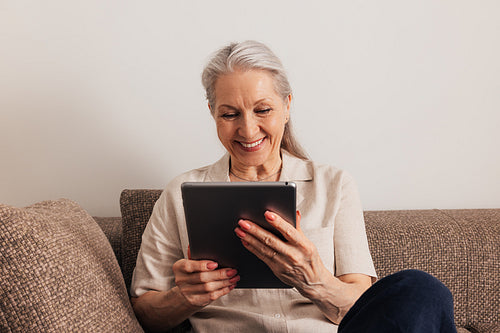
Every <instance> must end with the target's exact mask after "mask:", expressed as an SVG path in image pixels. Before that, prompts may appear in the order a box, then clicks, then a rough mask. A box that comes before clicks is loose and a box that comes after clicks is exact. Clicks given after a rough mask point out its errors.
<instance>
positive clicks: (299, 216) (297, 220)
mask: <svg viewBox="0 0 500 333" xmlns="http://www.w3.org/2000/svg"><path fill="white" fill-rule="evenodd" d="M301 219H302V215H301V214H300V210H297V216H296V217H295V228H296V229H297V230H301V231H302V229H301V227H300V220H301Z"/></svg>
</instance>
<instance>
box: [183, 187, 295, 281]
mask: <svg viewBox="0 0 500 333" xmlns="http://www.w3.org/2000/svg"><path fill="white" fill-rule="evenodd" d="M181 190H182V199H183V204H184V212H185V215H186V226H187V231H188V237H189V245H190V250H191V258H192V259H207V260H213V261H216V262H217V263H218V264H219V267H221V268H223V267H230V268H235V269H237V270H238V274H239V275H240V277H241V280H240V281H239V282H238V284H237V286H236V288H290V286H288V285H286V284H284V283H283V282H281V280H279V279H278V278H277V277H276V276H275V275H274V274H273V272H272V271H271V269H270V268H269V267H268V266H267V265H266V264H265V263H264V262H263V261H261V260H260V259H259V258H257V257H256V256H255V255H254V254H252V253H251V252H249V251H248V250H247V249H245V247H244V246H243V245H242V244H241V240H240V238H238V236H236V234H235V233H234V229H235V228H236V227H237V225H238V221H239V220H240V219H247V220H250V221H252V222H254V223H257V224H259V225H260V226H262V227H263V228H265V229H267V230H269V231H271V232H273V233H274V234H275V235H277V236H278V237H280V238H282V239H283V237H282V236H281V234H280V233H279V232H278V231H276V230H275V229H274V228H273V227H272V226H271V225H270V224H269V223H268V222H267V221H266V219H265V218H264V212H265V211H266V210H270V211H273V212H275V213H277V214H279V215H280V216H282V217H283V218H284V219H285V220H287V221H288V222H290V223H291V224H292V225H293V226H295V218H296V185H295V183H292V182H227V183H210V182H199V183H198V182H188V183H183V184H182V186H181Z"/></svg>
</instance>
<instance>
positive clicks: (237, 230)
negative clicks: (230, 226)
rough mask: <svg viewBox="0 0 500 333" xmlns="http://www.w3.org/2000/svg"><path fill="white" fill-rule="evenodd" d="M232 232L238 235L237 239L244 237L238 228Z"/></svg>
mask: <svg viewBox="0 0 500 333" xmlns="http://www.w3.org/2000/svg"><path fill="white" fill-rule="evenodd" d="M234 232H235V233H236V235H238V237H240V238H243V237H245V236H246V234H245V233H244V232H243V230H241V229H240V228H236V229H234Z"/></svg>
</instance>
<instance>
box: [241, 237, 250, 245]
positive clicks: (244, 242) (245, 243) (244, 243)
mask: <svg viewBox="0 0 500 333" xmlns="http://www.w3.org/2000/svg"><path fill="white" fill-rule="evenodd" d="M241 242H242V243H243V245H245V246H248V245H249V244H248V242H247V241H244V240H243V239H242V240H241Z"/></svg>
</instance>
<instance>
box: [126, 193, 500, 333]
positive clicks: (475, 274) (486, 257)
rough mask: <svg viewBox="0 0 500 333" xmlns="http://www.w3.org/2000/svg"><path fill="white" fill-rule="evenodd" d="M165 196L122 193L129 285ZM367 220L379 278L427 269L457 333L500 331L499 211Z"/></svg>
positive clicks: (385, 215) (411, 213)
mask: <svg viewBox="0 0 500 333" xmlns="http://www.w3.org/2000/svg"><path fill="white" fill-rule="evenodd" d="M160 194H161V191H160V190H124V191H123V192H122V195H121V200H120V206H121V211H122V219H123V224H124V225H123V241H122V248H123V249H122V260H123V263H124V265H123V274H124V276H125V279H126V281H127V286H129V285H130V279H131V276H132V272H133V269H134V266H135V260H136V256H137V253H138V251H139V247H140V242H141V235H142V232H143V231H144V228H145V226H146V224H147V221H148V219H149V216H150V215H151V211H152V209H153V206H154V202H156V200H157V199H158V197H159V196H160ZM365 220H366V229H367V235H368V242H369V244H370V250H371V253H372V257H373V260H374V264H375V268H376V270H377V274H378V276H379V278H382V277H384V276H387V275H389V274H391V273H395V272H397V271H400V270H402V269H411V268H414V269H421V270H423V271H426V272H428V273H430V274H432V275H434V276H435V277H437V278H438V279H440V280H441V281H442V282H443V283H444V284H445V285H446V286H447V287H448V288H449V289H450V290H451V292H452V294H453V297H454V301H455V322H456V324H457V328H458V332H460V333H461V332H469V331H470V332H481V333H482V332H484V333H492V332H493V333H495V332H500V323H499V322H500V319H499V314H498V309H499V299H500V295H499V294H500V290H499V287H498V286H499V285H500V281H499V279H500V276H499V273H498V272H499V271H500V267H499V264H500V258H499V256H500V249H499V244H500V230H499V228H500V209H488V210H406V211H370V212H365ZM125 262H126V263H127V264H125Z"/></svg>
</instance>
